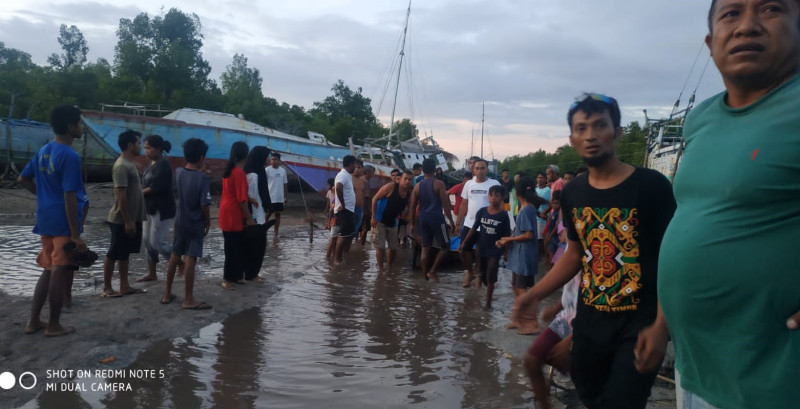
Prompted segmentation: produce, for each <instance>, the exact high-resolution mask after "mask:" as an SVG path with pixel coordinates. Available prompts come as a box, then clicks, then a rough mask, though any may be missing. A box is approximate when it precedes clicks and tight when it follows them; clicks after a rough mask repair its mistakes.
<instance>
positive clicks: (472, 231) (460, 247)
mask: <svg viewBox="0 0 800 409" xmlns="http://www.w3.org/2000/svg"><path fill="white" fill-rule="evenodd" d="M475 231H476V230H475V227H472V228H470V229H469V231H468V232H467V235H466V236H464V240H461V244H459V245H458V252H459V253H461V252H462V251H464V244H465V243H467V242H469V240H470V238H472V236H474V235H475V234H477V233H475Z"/></svg>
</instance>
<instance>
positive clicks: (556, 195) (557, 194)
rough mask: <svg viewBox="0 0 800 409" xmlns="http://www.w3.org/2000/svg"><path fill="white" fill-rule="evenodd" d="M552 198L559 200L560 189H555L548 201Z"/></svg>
mask: <svg viewBox="0 0 800 409" xmlns="http://www.w3.org/2000/svg"><path fill="white" fill-rule="evenodd" d="M553 200H558V201H561V191H560V190H556V191H555V192H553V195H552V196H550V201H551V202H552V201H553Z"/></svg>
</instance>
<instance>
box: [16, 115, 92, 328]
mask: <svg viewBox="0 0 800 409" xmlns="http://www.w3.org/2000/svg"><path fill="white" fill-rule="evenodd" d="M50 124H51V125H52V127H53V131H54V132H55V134H56V136H55V139H54V140H53V141H52V142H49V143H47V144H46V145H45V146H43V147H42V148H41V149H39V151H38V152H36V155H34V157H33V159H31V161H30V162H28V164H27V165H26V166H25V169H23V170H22V174H20V177H19V183H20V185H22V186H23V187H24V188H25V189H27V190H28V191H30V192H31V193H33V194H34V195H36V226H34V228H33V232H34V233H36V234H39V235H40V236H41V240H42V250H41V252H39V255H38V256H37V257H36V262H37V264H38V265H39V267H42V268H43V269H44V271H43V272H42V275H41V276H40V277H39V281H38V282H37V283H36V289H35V290H34V292H33V304H32V305H31V318H30V321H28V325H27V326H26V327H25V334H33V333H35V332H37V331H39V330H40V329H44V334H45V335H46V336H48V337H55V336H59V335H66V334H69V333H72V332H75V328H73V327H63V326H61V323H60V317H61V308H62V306H63V305H64V297H65V296H67V293H68V291H69V284H70V277H71V275H72V273H73V267H72V251H71V250H68V249H69V248H74V249H76V250H78V251H86V244H85V243H84V242H83V240H82V239H81V237H80V236H81V230H82V229H81V224H80V223H81V221H82V220H83V216H84V211H85V209H84V207H85V205H86V203H87V202H86V193H85V190H84V187H83V179H82V178H81V158H80V156H78V153H77V152H75V150H74V149H73V148H72V141H73V140H75V139H80V138H81V137H82V136H83V120H82V119H81V111H80V110H79V109H78V108H76V107H74V106H69V105H65V106H61V107H58V108H56V109H54V110H53V112H52V114H51V117H50ZM48 299H49V302H50V319H49V321H48V323H47V325H45V324H44V323H43V322H42V321H41V320H40V319H39V316H40V314H41V312H42V307H44V303H45V301H47V300H48Z"/></svg>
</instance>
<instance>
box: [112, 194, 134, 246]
mask: <svg viewBox="0 0 800 409" xmlns="http://www.w3.org/2000/svg"><path fill="white" fill-rule="evenodd" d="M127 192H128V188H127V187H125V186H121V187H117V188H116V193H117V207H118V208H119V214H120V216H122V222H123V223H125V233H126V234H127V235H128V236H131V237H133V235H134V234H136V225H135V224H134V222H133V220H132V219H131V215H130V214H129V213H128V198H127V196H125V195H126V194H127Z"/></svg>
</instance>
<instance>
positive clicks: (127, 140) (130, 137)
mask: <svg viewBox="0 0 800 409" xmlns="http://www.w3.org/2000/svg"><path fill="white" fill-rule="evenodd" d="M141 137H142V134H140V133H139V132H136V131H134V130H133V129H128V130H127V131H125V132H123V133H121V134H119V137H118V138H117V145H119V150H120V152H122V151H124V150H125V149H128V145H130V144H132V143H136V140H137V139H141Z"/></svg>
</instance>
